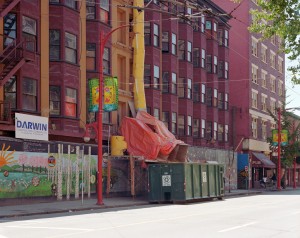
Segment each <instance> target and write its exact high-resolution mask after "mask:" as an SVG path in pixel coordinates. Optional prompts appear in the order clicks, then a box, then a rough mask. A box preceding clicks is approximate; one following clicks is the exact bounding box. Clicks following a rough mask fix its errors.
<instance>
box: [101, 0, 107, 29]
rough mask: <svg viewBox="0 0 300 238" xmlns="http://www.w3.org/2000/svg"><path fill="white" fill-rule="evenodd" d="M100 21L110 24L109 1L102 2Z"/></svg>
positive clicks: (102, 0)
mask: <svg viewBox="0 0 300 238" xmlns="http://www.w3.org/2000/svg"><path fill="white" fill-rule="evenodd" d="M100 21H101V22H104V23H106V24H108V23H109V0H101V1H100Z"/></svg>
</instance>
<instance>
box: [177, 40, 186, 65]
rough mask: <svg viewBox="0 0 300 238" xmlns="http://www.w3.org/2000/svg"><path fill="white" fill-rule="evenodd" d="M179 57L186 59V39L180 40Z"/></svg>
mask: <svg viewBox="0 0 300 238" xmlns="http://www.w3.org/2000/svg"><path fill="white" fill-rule="evenodd" d="M178 59H180V60H185V41H184V40H178Z"/></svg>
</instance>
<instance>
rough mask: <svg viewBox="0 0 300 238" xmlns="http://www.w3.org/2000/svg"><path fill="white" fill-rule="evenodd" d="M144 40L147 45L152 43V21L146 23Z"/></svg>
mask: <svg viewBox="0 0 300 238" xmlns="http://www.w3.org/2000/svg"><path fill="white" fill-rule="evenodd" d="M144 40H145V45H151V25H150V22H145V23H144Z"/></svg>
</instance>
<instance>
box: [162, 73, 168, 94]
mask: <svg viewBox="0 0 300 238" xmlns="http://www.w3.org/2000/svg"><path fill="white" fill-rule="evenodd" d="M162 80H163V85H162V92H163V93H168V92H169V72H163V73H162Z"/></svg>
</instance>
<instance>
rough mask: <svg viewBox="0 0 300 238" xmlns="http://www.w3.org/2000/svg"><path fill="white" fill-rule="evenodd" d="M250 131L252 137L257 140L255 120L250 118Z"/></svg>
mask: <svg viewBox="0 0 300 238" xmlns="http://www.w3.org/2000/svg"><path fill="white" fill-rule="evenodd" d="M251 130H252V137H253V138H257V119H256V118H253V117H252V124H251Z"/></svg>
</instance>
